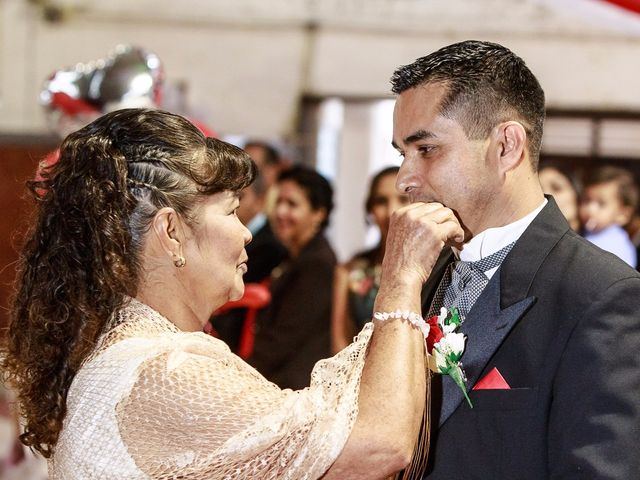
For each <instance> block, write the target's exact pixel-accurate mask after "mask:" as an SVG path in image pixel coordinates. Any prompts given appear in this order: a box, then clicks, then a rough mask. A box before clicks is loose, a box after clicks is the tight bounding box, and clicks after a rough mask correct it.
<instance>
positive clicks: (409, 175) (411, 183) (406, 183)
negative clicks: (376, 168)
mask: <svg viewBox="0 0 640 480" xmlns="http://www.w3.org/2000/svg"><path fill="white" fill-rule="evenodd" d="M419 187H420V182H419V178H418V175H417V174H416V172H415V170H414V169H413V168H412V166H411V161H410V160H409V159H407V158H405V159H404V161H403V162H402V165H400V171H399V172H398V178H397V179H396V189H397V190H398V191H399V192H400V193H402V194H404V195H408V194H409V193H411V192H412V191H413V190H416V189H418V188H419Z"/></svg>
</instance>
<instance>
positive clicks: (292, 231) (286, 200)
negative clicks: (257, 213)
mask: <svg viewBox="0 0 640 480" xmlns="http://www.w3.org/2000/svg"><path fill="white" fill-rule="evenodd" d="M324 218H325V212H324V209H318V210H314V209H313V207H312V206H311V203H310V202H309V199H308V198H307V194H306V193H305V191H304V190H303V189H302V187H300V186H299V185H298V184H297V183H295V182H294V181H292V180H283V181H282V182H280V183H278V197H277V200H276V207H275V209H274V212H273V230H274V233H275V234H276V235H277V236H278V238H279V239H280V241H281V242H282V243H283V244H284V245H285V246H287V248H288V249H289V250H294V251H296V250H298V251H299V250H300V249H301V248H302V247H304V246H305V245H306V244H307V243H308V242H309V240H311V239H312V238H313V236H314V235H315V234H316V232H317V231H318V230H319V228H320V225H321V224H322V221H323V220H324Z"/></svg>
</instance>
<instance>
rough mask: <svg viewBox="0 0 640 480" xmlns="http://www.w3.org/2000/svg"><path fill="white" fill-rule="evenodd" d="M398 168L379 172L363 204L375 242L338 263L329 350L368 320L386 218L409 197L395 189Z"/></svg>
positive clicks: (340, 345) (386, 229)
mask: <svg viewBox="0 0 640 480" xmlns="http://www.w3.org/2000/svg"><path fill="white" fill-rule="evenodd" d="M398 170H399V167H388V168H385V169H384V170H382V171H380V172H378V173H377V174H376V175H375V176H374V177H373V179H372V180H371V183H370V184H369V194H368V196H367V201H366V204H365V210H366V214H367V221H369V219H370V220H371V221H372V222H373V223H375V224H376V226H377V227H378V229H379V230H380V241H379V242H378V245H376V246H375V247H374V248H372V249H370V250H366V251H364V252H360V253H358V254H356V255H355V256H354V257H353V258H352V259H351V260H350V261H349V262H347V263H346V264H344V265H340V266H338V268H336V273H335V285H334V297H333V315H332V319H331V349H332V351H333V353H337V352H339V351H340V350H342V349H343V348H345V347H346V346H347V345H349V343H351V341H352V339H353V336H354V335H355V334H356V333H358V332H359V331H360V330H361V329H362V327H363V326H364V325H365V324H366V323H367V322H369V321H370V319H371V315H372V313H373V303H374V301H375V298H376V295H377V294H378V288H379V287H380V274H381V271H382V259H383V258H384V252H385V244H386V242H387V233H388V232H389V219H390V218H391V214H392V213H393V212H395V211H396V210H397V209H398V208H400V207H401V206H403V205H406V204H407V203H408V202H409V200H408V198H407V196H406V195H401V194H400V193H399V192H398V191H397V190H396V177H397V176H398Z"/></svg>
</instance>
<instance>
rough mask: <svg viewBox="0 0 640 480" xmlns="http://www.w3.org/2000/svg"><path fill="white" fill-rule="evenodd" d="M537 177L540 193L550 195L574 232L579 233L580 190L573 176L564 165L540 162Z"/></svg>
mask: <svg viewBox="0 0 640 480" xmlns="http://www.w3.org/2000/svg"><path fill="white" fill-rule="evenodd" d="M538 177H539V178H540V185H542V191H543V192H544V193H545V194H547V195H552V196H553V198H554V199H555V201H556V203H557V204H558V208H559V209H560V211H561V212H562V214H563V215H564V218H566V219H567V222H569V226H570V227H571V229H572V230H573V231H574V232H579V231H580V216H579V214H578V209H579V206H580V188H579V186H578V183H577V180H576V178H575V176H574V175H573V174H572V173H571V172H570V171H569V169H568V168H566V167H565V166H564V165H562V164H560V163H557V162H551V161H547V162H541V164H540V167H539V168H538Z"/></svg>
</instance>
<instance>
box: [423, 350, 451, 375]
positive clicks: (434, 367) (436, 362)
mask: <svg viewBox="0 0 640 480" xmlns="http://www.w3.org/2000/svg"><path fill="white" fill-rule="evenodd" d="M427 362H428V365H429V370H431V371H432V372H434V373H442V372H443V371H444V370H445V369H446V368H447V358H446V357H445V356H444V355H443V354H442V353H441V352H439V351H438V350H437V349H435V348H434V349H433V354H432V355H428V356H427Z"/></svg>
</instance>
